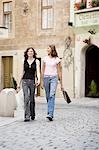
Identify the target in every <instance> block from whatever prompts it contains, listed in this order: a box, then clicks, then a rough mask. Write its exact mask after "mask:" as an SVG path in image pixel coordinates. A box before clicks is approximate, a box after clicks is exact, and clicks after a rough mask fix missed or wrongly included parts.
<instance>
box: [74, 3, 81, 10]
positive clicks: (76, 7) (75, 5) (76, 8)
mask: <svg viewBox="0 0 99 150" xmlns="http://www.w3.org/2000/svg"><path fill="white" fill-rule="evenodd" d="M74 9H75V10H79V9H80V2H77V3H75V4H74Z"/></svg>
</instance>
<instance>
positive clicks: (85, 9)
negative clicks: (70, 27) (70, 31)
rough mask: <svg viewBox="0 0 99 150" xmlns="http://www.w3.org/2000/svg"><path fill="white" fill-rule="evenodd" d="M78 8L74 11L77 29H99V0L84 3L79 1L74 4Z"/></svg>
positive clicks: (84, 0)
mask: <svg viewBox="0 0 99 150" xmlns="http://www.w3.org/2000/svg"><path fill="white" fill-rule="evenodd" d="M84 2H85V3H84ZM96 2H97V3H96ZM82 3H83V4H82ZM75 4H76V5H75ZM77 4H79V5H77ZM95 4H96V5H95ZM76 6H77V9H76V8H75V9H74V26H75V27H89V26H94V28H98V26H99V0H87V1H86V0H83V2H82V1H81V0H78V1H76V3H74V7H76ZM78 6H79V7H78ZM98 30H99V29H98Z"/></svg>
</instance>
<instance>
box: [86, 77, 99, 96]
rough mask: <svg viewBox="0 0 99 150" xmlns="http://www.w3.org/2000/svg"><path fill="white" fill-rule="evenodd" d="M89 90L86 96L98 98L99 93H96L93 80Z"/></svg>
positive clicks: (95, 85)
mask: <svg viewBox="0 0 99 150" xmlns="http://www.w3.org/2000/svg"><path fill="white" fill-rule="evenodd" d="M89 88H90V91H89V93H88V95H87V96H92V97H98V96H99V93H98V92H97V84H96V83H95V81H94V80H92V81H91V84H90V86H89Z"/></svg>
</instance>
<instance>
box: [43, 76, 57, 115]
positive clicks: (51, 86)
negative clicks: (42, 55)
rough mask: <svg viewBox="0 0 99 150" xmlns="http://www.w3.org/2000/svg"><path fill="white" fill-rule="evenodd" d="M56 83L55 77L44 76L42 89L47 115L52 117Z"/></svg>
mask: <svg viewBox="0 0 99 150" xmlns="http://www.w3.org/2000/svg"><path fill="white" fill-rule="evenodd" d="M57 83H58V77H57V76H44V88H45V94H46V99H47V106H48V108H47V109H48V115H49V116H51V117H53V116H54V106H55V94H56V88H57Z"/></svg>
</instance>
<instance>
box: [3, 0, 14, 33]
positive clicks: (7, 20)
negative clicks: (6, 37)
mask: <svg viewBox="0 0 99 150" xmlns="http://www.w3.org/2000/svg"><path fill="white" fill-rule="evenodd" d="M3 23H4V26H5V27H7V28H8V31H9V32H11V30H12V2H5V3H3Z"/></svg>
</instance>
